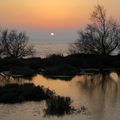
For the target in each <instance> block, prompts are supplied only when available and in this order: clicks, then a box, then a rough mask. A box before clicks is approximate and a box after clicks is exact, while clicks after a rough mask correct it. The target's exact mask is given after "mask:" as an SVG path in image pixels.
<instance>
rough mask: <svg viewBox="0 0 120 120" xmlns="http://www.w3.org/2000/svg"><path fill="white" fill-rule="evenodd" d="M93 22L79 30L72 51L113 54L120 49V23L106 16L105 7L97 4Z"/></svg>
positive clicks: (92, 16)
mask: <svg viewBox="0 0 120 120" xmlns="http://www.w3.org/2000/svg"><path fill="white" fill-rule="evenodd" d="M91 21H92V23H91V24H88V25H87V27H86V28H85V29H84V30H83V31H80V32H79V39H78V40H77V41H76V42H75V43H74V44H72V49H71V52H77V53H85V54H100V55H111V54H112V53H113V52H114V51H115V50H118V51H119V50H120V25H119V23H117V21H116V20H114V19H112V18H111V19H108V18H107V17H106V11H105V9H104V7H102V6H100V5H97V6H96V7H95V9H94V11H93V13H92V15H91Z"/></svg>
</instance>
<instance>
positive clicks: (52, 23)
mask: <svg viewBox="0 0 120 120" xmlns="http://www.w3.org/2000/svg"><path fill="white" fill-rule="evenodd" d="M98 2H99V3H101V4H102V5H104V6H105V8H106V9H107V12H108V15H110V16H113V17H115V16H117V17H116V18H120V13H119V11H120V7H119V5H120V0H0V25H1V26H5V27H7V28H8V27H11V28H12V27H13V28H14V27H15V28H26V29H29V28H30V29H32V28H33V29H74V28H75V29H76V28H80V27H83V26H84V25H85V24H86V23H87V22H88V20H89V17H90V13H91V12H92V10H93V7H94V6H95V5H96V4H97V3H98Z"/></svg>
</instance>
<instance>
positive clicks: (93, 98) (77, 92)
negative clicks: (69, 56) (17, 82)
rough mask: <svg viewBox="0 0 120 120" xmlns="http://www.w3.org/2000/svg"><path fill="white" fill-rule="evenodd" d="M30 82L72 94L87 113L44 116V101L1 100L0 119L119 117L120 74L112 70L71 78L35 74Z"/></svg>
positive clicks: (106, 119)
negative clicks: (3, 101) (16, 102)
mask: <svg viewBox="0 0 120 120" xmlns="http://www.w3.org/2000/svg"><path fill="white" fill-rule="evenodd" d="M32 82H33V83H34V84H35V85H43V86H44V87H45V88H49V89H51V90H55V92H56V93H57V94H58V95H61V96H69V97H71V99H72V100H73V103H72V105H73V106H74V107H75V108H79V107H80V106H82V105H84V106H85V107H87V111H86V113H81V114H72V115H64V116H61V117H57V116H45V113H44V109H45V107H46V106H45V101H42V102H25V103H22V104H14V105H4V104H0V120H66V119H69V120H120V115H119V114H120V78H119V76H118V75H117V74H116V73H114V72H112V73H110V74H109V75H105V74H102V75H101V74H97V75H92V74H91V75H81V76H76V77H74V78H73V79H72V80H71V81H63V80H60V79H57V80H53V79H47V78H45V77H43V76H41V75H36V76H35V77H33V78H32Z"/></svg>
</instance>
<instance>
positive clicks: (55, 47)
mask: <svg viewBox="0 0 120 120" xmlns="http://www.w3.org/2000/svg"><path fill="white" fill-rule="evenodd" d="M34 46H35V50H36V55H35V56H37V57H46V56H48V55H50V54H63V55H67V54H68V49H69V47H70V43H49V44H48V43H34Z"/></svg>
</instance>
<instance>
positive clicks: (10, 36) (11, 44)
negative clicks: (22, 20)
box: [0, 30, 35, 58]
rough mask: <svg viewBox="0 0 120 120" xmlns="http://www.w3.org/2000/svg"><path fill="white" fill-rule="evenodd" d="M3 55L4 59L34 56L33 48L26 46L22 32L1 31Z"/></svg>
mask: <svg viewBox="0 0 120 120" xmlns="http://www.w3.org/2000/svg"><path fill="white" fill-rule="evenodd" d="M0 41H1V45H2V46H3V51H2V52H3V54H4V56H6V57H12V58H22V57H26V56H31V55H33V54H34V52H35V51H34V49H33V46H30V45H28V37H27V36H26V34H25V33H24V32H19V33H18V32H17V31H15V30H12V31H8V30H2V31H1V35H0Z"/></svg>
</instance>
